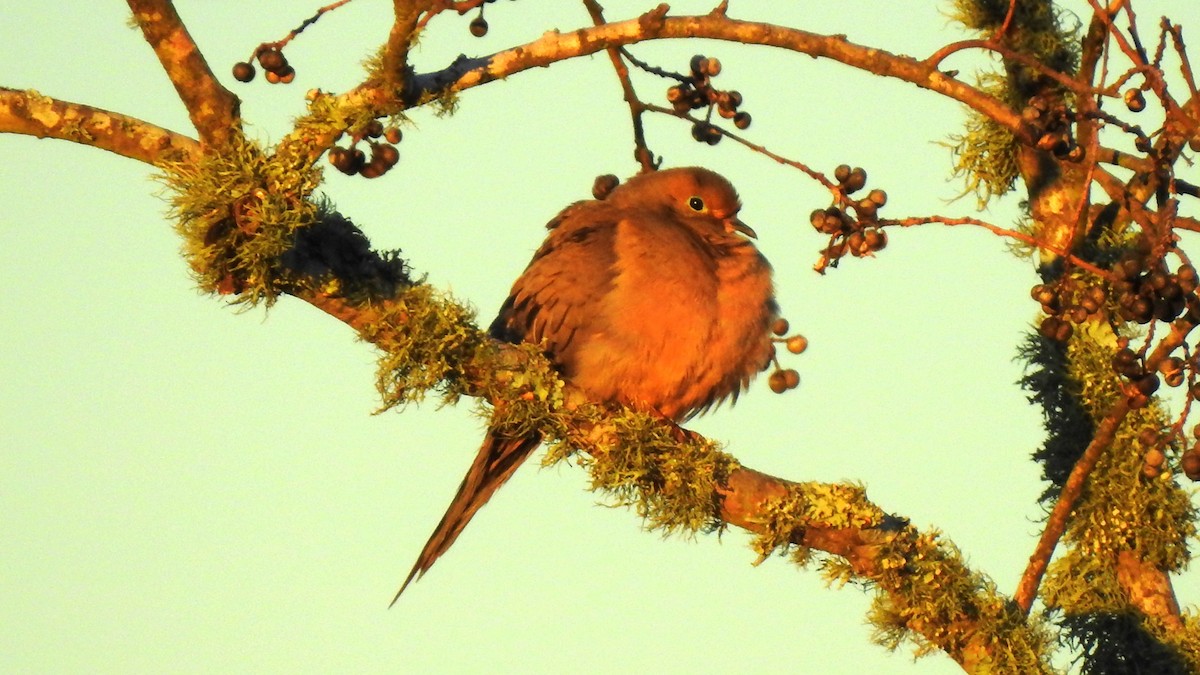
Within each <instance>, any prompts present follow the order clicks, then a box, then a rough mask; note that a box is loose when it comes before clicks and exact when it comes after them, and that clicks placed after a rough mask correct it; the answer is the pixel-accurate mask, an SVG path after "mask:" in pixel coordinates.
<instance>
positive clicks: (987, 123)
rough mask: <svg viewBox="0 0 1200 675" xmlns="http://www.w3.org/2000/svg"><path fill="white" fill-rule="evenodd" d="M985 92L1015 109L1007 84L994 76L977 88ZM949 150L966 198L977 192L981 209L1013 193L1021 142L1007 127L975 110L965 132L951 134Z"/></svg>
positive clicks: (1018, 168) (1017, 172)
mask: <svg viewBox="0 0 1200 675" xmlns="http://www.w3.org/2000/svg"><path fill="white" fill-rule="evenodd" d="M977 86H978V87H979V88H980V89H981V90H982V91H984V92H985V93H988V94H991V95H992V96H996V97H997V98H1000V99H1001V100H1003V101H1005V102H1006V103H1008V104H1010V105H1013V106H1014V107H1016V105H1017V102H1016V100H1015V97H1014V96H1012V93H1011V90H1010V89H1009V88H1008V83H1007V80H1006V79H1005V78H1003V77H1002V76H999V75H996V74H994V73H989V74H985V75H983V76H981V77H980V81H979V82H978V85H977ZM944 145H946V147H948V148H950V154H951V158H952V160H953V162H954V175H955V176H956V177H960V178H962V179H963V181H964V183H965V187H964V189H963V193H962V194H963V195H966V194H968V193H974V194H975V197H976V200H977V202H978V206H979V208H980V209H982V208H983V207H984V206H986V205H987V203H988V201H989V200H991V198H992V197H999V196H1000V195H1003V194H1007V193H1008V192H1009V191H1010V190H1012V188H1013V185H1014V184H1015V183H1016V180H1017V177H1018V176H1019V175H1020V167H1019V165H1018V157H1017V155H1018V151H1019V150H1020V143H1019V142H1018V141H1017V138H1016V136H1014V135H1013V132H1012V131H1011V130H1009V129H1008V128H1007V127H1004V126H1001V125H1000V124H998V123H997V122H996V121H995V120H993V119H992V118H990V117H987V116H985V115H983V114H982V113H979V112H976V111H974V110H971V111H968V113H967V121H966V133H963V134H952V135H951V136H950V139H949V141H948V142H947V143H945V144H944Z"/></svg>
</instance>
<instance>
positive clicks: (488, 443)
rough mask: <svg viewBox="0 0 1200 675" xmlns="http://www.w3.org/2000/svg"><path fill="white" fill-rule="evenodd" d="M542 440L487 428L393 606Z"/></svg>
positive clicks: (536, 437) (393, 599) (448, 546)
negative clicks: (475, 453)
mask: <svg viewBox="0 0 1200 675" xmlns="http://www.w3.org/2000/svg"><path fill="white" fill-rule="evenodd" d="M541 441H542V439H541V437H540V436H537V435H534V436H518V437H516V438H506V437H501V436H497V435H496V434H495V433H494V432H493V431H492V430H490V429H489V430H488V433H487V436H485V437H484V439H483V445H482V446H481V447H480V448H479V454H477V455H476V456H475V462H474V463H473V464H472V465H471V469H470V470H469V471H467V476H466V477H465V478H463V482H462V484H461V485H459V486H458V494H456V495H454V501H452V502H450V507H449V508H448V509H446V515H444V516H442V521H441V522H440V523H438V526H437V528H436V529H435V530H434V531H433V535H431V536H430V537H429V541H428V542H426V543H425V548H424V549H422V550H421V555H419V556H417V562H416V564H414V565H413V568H412V571H411V572H409V573H408V578H407V579H405V580H404V584H403V585H401V586H400V590H399V591H396V597H394V598H392V602H391V604H392V605H394V604H396V601H397V600H399V599H400V594H401V593H403V592H404V589H406V588H408V585H409V584H410V583H412V582H413V580H414V579H419V578H420V577H421V576H422V575H424V574H425V572H427V571H428V570H429V568H430V567H432V566H433V563H434V562H435V561H436V560H437V559H438V558H440V557H441V556H442V554H443V553H445V552H446V551H447V550H448V549H449V548H450V546H451V545H452V544H453V543H454V540H455V539H457V538H458V535H459V533H460V532H462V531H463V528H464V527H466V526H467V523H469V522H471V518H472V517H474V515H475V512H476V511H478V510H479V508H480V507H481V506H483V505H484V504H486V503H487V501H488V499H491V497H492V493H494V492H495V491H496V489H497V488H499V487H500V486H501V485H503V484H504V482H505V481H507V480H508V479H509V478H510V477H512V475H513V472H515V471H516V470H517V467H519V466H521V463H522V462H524V461H525V458H526V457H528V456H529V455H530V453H532V452H533V450H534V449H535V448H537V446H538V444H539V443H541ZM389 606H391V605H389Z"/></svg>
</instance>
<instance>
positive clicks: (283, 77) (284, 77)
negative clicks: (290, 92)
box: [279, 66, 296, 84]
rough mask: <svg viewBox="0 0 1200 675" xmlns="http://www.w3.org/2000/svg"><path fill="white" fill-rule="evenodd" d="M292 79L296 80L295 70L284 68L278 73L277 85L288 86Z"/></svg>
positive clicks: (289, 67)
mask: <svg viewBox="0 0 1200 675" xmlns="http://www.w3.org/2000/svg"><path fill="white" fill-rule="evenodd" d="M294 79H296V69H295V68H293V67H291V66H284V67H283V69H282V70H280V71H279V83H280V84H290V83H291V81H292V80H294Z"/></svg>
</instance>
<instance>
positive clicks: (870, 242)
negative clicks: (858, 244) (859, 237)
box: [863, 227, 887, 251]
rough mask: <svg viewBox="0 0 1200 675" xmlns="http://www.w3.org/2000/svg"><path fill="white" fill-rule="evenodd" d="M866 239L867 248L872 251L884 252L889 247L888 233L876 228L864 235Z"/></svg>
mask: <svg viewBox="0 0 1200 675" xmlns="http://www.w3.org/2000/svg"><path fill="white" fill-rule="evenodd" d="M863 236H864V237H866V240H867V247H868V248H870V249H871V250H872V251H882V250H883V249H884V248H885V247H886V246H887V232H884V231H883V230H882V229H880V228H878V227H875V228H871V229H869V230H867V231H866V232H864V233H863Z"/></svg>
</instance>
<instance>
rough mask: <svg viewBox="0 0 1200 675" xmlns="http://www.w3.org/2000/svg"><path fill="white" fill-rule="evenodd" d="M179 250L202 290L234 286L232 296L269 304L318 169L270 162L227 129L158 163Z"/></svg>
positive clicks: (308, 219) (304, 218)
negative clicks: (195, 156)
mask: <svg viewBox="0 0 1200 675" xmlns="http://www.w3.org/2000/svg"><path fill="white" fill-rule="evenodd" d="M163 171H164V173H163V175H162V177H161V180H162V182H163V183H164V184H165V185H166V188H167V192H168V200H169V202H170V204H171V215H172V216H173V218H174V219H175V221H176V222H175V229H176V231H177V232H178V233H179V234H180V236H181V237H182V238H183V255H184V257H185V258H186V259H187V260H188V263H189V265H190V266H191V269H192V274H193V276H194V277H195V279H196V282H197V284H198V285H199V286H200V288H201V289H202V290H205V291H208V292H217V293H221V294H223V295H230V294H236V298H235V302H238V303H243V304H246V305H254V304H257V303H259V302H266V303H267V304H270V303H272V302H274V301H275V299H276V298H277V297H278V296H279V294H280V292H281V290H282V289H281V283H282V280H281V279H280V278H279V276H278V265H277V260H278V258H279V256H280V255H282V254H283V253H284V252H285V251H287V250H288V249H289V248H290V247H291V246H292V241H293V235H294V233H295V231H296V230H298V229H300V228H302V227H305V226H307V225H309V224H311V223H312V222H313V221H314V219H315V218H316V213H317V207H316V205H315V204H314V203H313V202H312V200H311V199H310V196H311V195H312V192H313V190H314V189H316V187H317V185H318V184H319V183H320V180H321V173H320V170H319V169H315V168H312V167H297V166H287V165H285V164H284V163H281V162H273V161H271V160H270V158H268V157H267V156H266V155H265V154H264V153H263V151H262V149H261V148H260V147H259V146H258V145H257V144H255V143H254V142H252V141H250V140H248V139H246V138H244V137H242V136H240V135H236V134H235V135H234V136H233V137H232V140H231V141H230V143H229V144H228V145H227V146H226V147H224V148H222V149H221V150H220V151H219V152H209V153H206V154H205V155H204V156H202V157H201V158H200V160H199V161H198V162H195V163H191V162H182V163H169V164H165V165H164V166H163Z"/></svg>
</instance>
